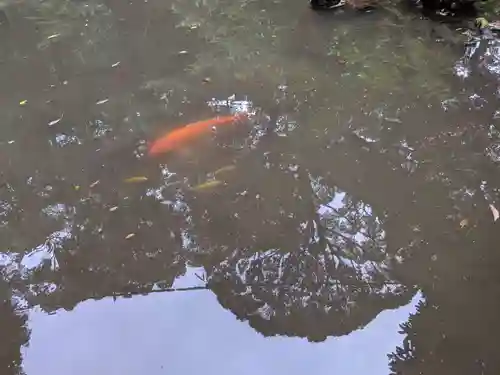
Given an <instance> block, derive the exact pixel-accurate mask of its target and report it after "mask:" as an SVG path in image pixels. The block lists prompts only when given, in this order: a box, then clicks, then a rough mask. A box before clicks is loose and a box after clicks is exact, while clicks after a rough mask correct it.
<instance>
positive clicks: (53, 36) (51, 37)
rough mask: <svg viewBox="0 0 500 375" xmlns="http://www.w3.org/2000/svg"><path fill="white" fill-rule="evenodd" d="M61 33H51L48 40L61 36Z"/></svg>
mask: <svg viewBox="0 0 500 375" xmlns="http://www.w3.org/2000/svg"><path fill="white" fill-rule="evenodd" d="M60 35H61V34H52V35H49V36H48V37H47V39H48V40H50V39H54V38H57V37H58V36H60Z"/></svg>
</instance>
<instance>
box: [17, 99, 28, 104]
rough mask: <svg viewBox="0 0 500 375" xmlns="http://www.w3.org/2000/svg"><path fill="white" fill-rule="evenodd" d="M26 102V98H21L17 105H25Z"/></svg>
mask: <svg viewBox="0 0 500 375" xmlns="http://www.w3.org/2000/svg"><path fill="white" fill-rule="evenodd" d="M27 103H28V101H27V100H21V101H20V102H19V105H26V104H27Z"/></svg>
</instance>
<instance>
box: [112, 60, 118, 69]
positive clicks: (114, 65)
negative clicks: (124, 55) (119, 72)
mask: <svg viewBox="0 0 500 375" xmlns="http://www.w3.org/2000/svg"><path fill="white" fill-rule="evenodd" d="M118 65H120V61H117V62H115V63H114V64H112V65H111V67H112V68H116V67H117V66H118Z"/></svg>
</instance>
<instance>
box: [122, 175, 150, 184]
mask: <svg viewBox="0 0 500 375" xmlns="http://www.w3.org/2000/svg"><path fill="white" fill-rule="evenodd" d="M147 180H148V178H147V177H146V176H134V177H129V178H126V179H125V182H127V183H135V182H145V181H147Z"/></svg>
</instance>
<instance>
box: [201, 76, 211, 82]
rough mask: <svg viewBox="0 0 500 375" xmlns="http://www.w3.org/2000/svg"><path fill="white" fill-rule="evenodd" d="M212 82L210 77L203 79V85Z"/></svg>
mask: <svg viewBox="0 0 500 375" xmlns="http://www.w3.org/2000/svg"><path fill="white" fill-rule="evenodd" d="M211 82H212V78H210V77H205V78H203V83H211Z"/></svg>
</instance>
